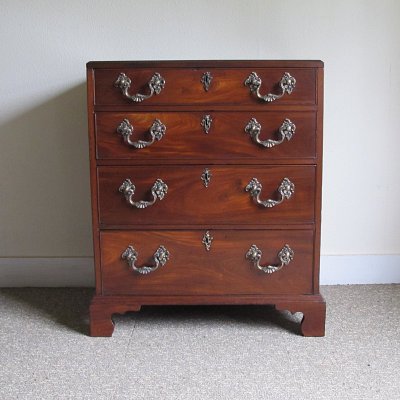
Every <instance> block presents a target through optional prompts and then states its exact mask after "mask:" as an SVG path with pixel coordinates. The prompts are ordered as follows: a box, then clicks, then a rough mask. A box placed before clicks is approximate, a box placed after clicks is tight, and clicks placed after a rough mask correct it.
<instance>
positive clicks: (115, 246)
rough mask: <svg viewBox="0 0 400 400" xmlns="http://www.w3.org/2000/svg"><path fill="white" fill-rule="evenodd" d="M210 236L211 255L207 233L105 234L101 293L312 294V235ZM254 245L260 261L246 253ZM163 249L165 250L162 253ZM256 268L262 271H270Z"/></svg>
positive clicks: (214, 233) (217, 233)
mask: <svg viewBox="0 0 400 400" xmlns="http://www.w3.org/2000/svg"><path fill="white" fill-rule="evenodd" d="M209 233H210V235H211V237H212V238H213V239H212V240H211V247H210V249H209V251H207V250H206V247H205V245H204V244H203V243H202V242H203V238H204V234H205V232H204V231H200V230H198V231H196V230H192V231H120V232H108V231H103V232H101V236H100V241H101V263H102V291H103V294H105V295H123V294H135V295H227V294H254V295H256V294H281V295H282V294H308V293H311V292H312V262H313V232H312V231H311V230H282V231H281V230H280V231H273V230H271V231H263V230H259V231H257V230H252V231H249V230H235V231H232V230H213V231H210V232H209ZM253 245H255V246H257V248H258V249H259V250H260V251H261V258H259V259H257V258H254V252H250V253H251V254H250V253H249V254H248V252H249V250H250V248H251V246H253ZM285 245H288V246H289V248H285ZM129 246H132V248H129ZM160 246H163V247H161V248H160V249H159V247H160ZM126 249H127V251H126V252H125V250H126ZM282 249H283V251H282V253H281V254H279V253H280V252H281V250H282ZM134 251H135V252H136V253H135V254H134ZM166 252H168V253H169V258H168V260H166V257H165V254H166ZM290 252H292V253H290ZM123 253H125V254H124V256H122V255H123ZM155 258H158V261H155ZM165 261H166V262H165ZM164 262H165V263H164ZM285 263H287V264H285ZM268 266H269V267H268ZM132 267H134V268H136V271H134V270H133V268H132ZM143 267H149V269H148V271H151V272H149V273H147V274H143V272H145V271H144V269H143ZM156 267H158V268H157V269H155V270H154V268H156ZM258 267H261V268H263V267H264V268H265V271H267V272H264V271H263V270H261V269H259V268H258ZM279 267H281V269H278V268H279ZM275 269H277V270H276V271H274V270H275ZM272 271H274V272H272ZM268 272H270V273H268Z"/></svg>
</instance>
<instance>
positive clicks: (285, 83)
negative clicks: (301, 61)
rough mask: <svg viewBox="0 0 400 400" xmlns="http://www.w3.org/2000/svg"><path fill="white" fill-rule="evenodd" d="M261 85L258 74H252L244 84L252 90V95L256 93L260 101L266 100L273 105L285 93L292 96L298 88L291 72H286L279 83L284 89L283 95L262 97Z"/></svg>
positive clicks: (270, 94) (272, 94) (271, 94)
mask: <svg viewBox="0 0 400 400" xmlns="http://www.w3.org/2000/svg"><path fill="white" fill-rule="evenodd" d="M261 83H262V81H261V78H260V77H259V76H258V75H257V73H256V72H252V73H251V74H250V75H249V76H248V77H247V79H246V80H245V81H244V84H245V85H246V86H247V87H248V88H249V89H250V92H251V93H255V94H256V95H257V97H258V98H259V99H261V100H264V101H265V102H267V103H271V102H272V101H275V100H277V99H280V98H281V97H282V96H283V95H284V94H285V93H287V94H292V92H293V90H294V88H295V87H296V79H295V78H294V77H293V76H292V75H290V74H289V72H285V73H284V75H283V76H282V78H281V80H280V81H279V85H280V87H281V89H282V93H281V94H274V93H268V94H266V95H265V96H263V95H261V93H260V87H261Z"/></svg>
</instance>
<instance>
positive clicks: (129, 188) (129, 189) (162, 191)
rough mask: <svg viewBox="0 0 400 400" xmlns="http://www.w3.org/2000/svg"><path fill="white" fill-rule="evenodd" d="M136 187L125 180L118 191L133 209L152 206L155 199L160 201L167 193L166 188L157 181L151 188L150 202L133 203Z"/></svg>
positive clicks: (159, 180)
mask: <svg viewBox="0 0 400 400" xmlns="http://www.w3.org/2000/svg"><path fill="white" fill-rule="evenodd" d="M135 190H136V187H135V185H134V184H133V183H132V182H131V180H130V179H125V180H124V182H123V183H122V185H121V186H120V188H119V191H120V192H121V193H123V194H124V196H125V199H126V201H127V202H128V203H129V204H130V205H131V206H133V207H136V208H147V207H149V206H152V205H153V204H154V203H155V202H156V200H157V199H159V200H162V199H163V198H164V196H165V195H166V194H167V192H168V186H167V185H166V184H165V183H164V182H163V181H162V180H161V179H157V180H156V181H155V182H154V184H153V186H152V188H151V194H152V196H153V198H152V200H150V201H146V200H140V201H133V196H134V195H135Z"/></svg>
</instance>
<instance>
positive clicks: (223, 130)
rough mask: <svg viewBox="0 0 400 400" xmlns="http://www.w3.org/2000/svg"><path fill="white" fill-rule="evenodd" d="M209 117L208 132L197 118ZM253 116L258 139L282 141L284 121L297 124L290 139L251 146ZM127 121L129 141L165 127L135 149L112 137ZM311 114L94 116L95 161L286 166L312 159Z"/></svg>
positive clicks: (148, 135)
mask: <svg viewBox="0 0 400 400" xmlns="http://www.w3.org/2000/svg"><path fill="white" fill-rule="evenodd" d="M206 114H208V115H211V117H212V124H211V129H210V131H209V133H208V134H206V133H205V131H204V129H203V127H202V126H201V121H202V118H203V117H204V116H205V115H206ZM252 118H256V119H257V121H258V122H259V123H260V124H261V126H262V130H261V135H260V139H261V140H267V139H273V140H278V139H281V136H280V134H279V128H280V126H281V124H282V123H283V121H284V120H285V119H286V118H289V119H290V120H291V121H292V122H293V123H294V124H295V125H296V133H295V134H294V135H293V138H292V139H291V140H290V141H286V140H285V141H284V142H283V143H282V144H280V145H277V146H275V147H272V148H266V147H263V146H261V145H260V144H257V143H255V142H254V141H253V140H252V139H251V137H250V135H249V134H248V133H246V132H245V127H246V125H247V124H248V123H249V121H250V120H251V119H252ZM124 119H128V120H129V121H130V123H131V124H132V126H133V128H134V134H133V135H132V139H131V140H133V141H137V140H147V141H148V140H150V134H149V128H150V127H151V125H152V123H153V121H154V120H156V119H159V120H160V121H161V122H162V123H163V124H164V125H165V126H166V128H167V130H166V134H165V136H164V137H163V139H161V140H160V141H159V142H155V143H154V144H152V145H151V146H149V147H146V148H144V149H135V148H134V147H133V146H130V145H128V144H127V143H125V142H124V140H123V138H122V136H121V135H119V134H117V131H116V130H117V127H118V125H119V124H120V123H121V122H122V121H123V120H124ZM315 126H316V114H315V113H314V112H294V111H292V112H271V111H270V112H268V111H264V112H260V111H257V112H256V111H253V112H221V111H218V112H214V111H207V110H205V111H202V112H136V113H106V112H100V113H97V114H96V139H97V157H98V158H99V159H102V158H103V159H104V158H105V159H115V158H117V159H120V160H121V159H123V160H124V159H132V158H133V159H136V160H140V162H142V163H143V162H145V163H147V162H148V161H149V160H151V159H155V160H157V161H158V162H161V161H164V160H170V161H174V160H182V159H183V160H184V162H185V163H193V159H195V160H199V159H201V160H203V161H205V160H213V159H221V160H227V159H230V160H240V162H246V161H247V160H254V161H259V160H261V161H262V160H264V159H269V160H276V159H281V160H284V161H285V162H287V161H288V160H290V159H292V158H306V159H307V158H308V159H310V158H312V159H314V158H315Z"/></svg>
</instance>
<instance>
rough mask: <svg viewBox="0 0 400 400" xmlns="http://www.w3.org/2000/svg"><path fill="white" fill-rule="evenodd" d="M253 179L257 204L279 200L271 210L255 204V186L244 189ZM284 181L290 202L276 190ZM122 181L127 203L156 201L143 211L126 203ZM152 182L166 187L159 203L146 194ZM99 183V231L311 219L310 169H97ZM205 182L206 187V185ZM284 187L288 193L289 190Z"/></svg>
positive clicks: (312, 175)
mask: <svg viewBox="0 0 400 400" xmlns="http://www.w3.org/2000/svg"><path fill="white" fill-rule="evenodd" d="M206 168H207V169H208V173H207V174H206V171H205V169H206ZM207 175H208V178H209V179H207ZM210 176H211V178H210ZM202 178H203V180H202ZM253 178H256V179H257V180H258V182H259V183H260V184H261V185H262V190H261V193H260V194H259V200H260V201H266V200H267V199H271V200H282V199H283V201H282V202H281V203H280V204H277V205H275V206H273V207H271V208H269V207H264V206H263V205H260V204H256V201H255V198H256V197H257V196H255V193H254V189H255V185H250V186H251V187H250V186H249V187H248V190H249V191H246V190H245V188H246V187H247V186H248V185H249V183H250V182H252V183H255V182H254V181H253ZM284 178H288V179H289V180H290V182H291V183H293V184H294V194H292V195H291V196H290V193H288V192H286V194H288V196H289V198H285V197H283V196H282V194H281V193H280V192H279V190H278V188H279V187H280V185H281V183H282V181H283V180H284ZM126 179H129V180H130V181H131V183H132V184H133V185H135V191H134V194H133V195H132V196H131V197H130V201H131V202H139V201H151V200H155V203H154V204H153V205H150V206H148V207H147V208H137V206H138V204H137V205H136V206H135V205H131V204H129V202H128V200H129V194H128V193H124V189H125V191H127V188H129V187H131V185H125V186H124V187H122V184H123V182H124V181H125V180H126ZM157 179H161V180H162V181H163V182H164V183H165V184H166V185H167V187H168V191H167V193H166V194H165V196H164V198H162V199H159V198H158V197H157V196H153V194H152V193H151V189H152V186H153V185H154V184H155V182H156V180H157ZM98 180H99V214H100V224H101V226H102V227H107V225H135V224H141V225H142V224H144V225H170V224H178V225H180V224H183V225H186V224H187V225H191V224H195V225H205V226H207V225H210V224H228V225H237V224H281V223H282V224H287V223H292V224H296V223H312V222H313V220H314V190H315V167H314V166H280V167H276V166H269V167H265V166H262V167H260V166H231V167H225V166H224V167H223V166H213V165H210V166H206V165H200V166H199V165H196V166H137V167H99V168H98ZM207 181H208V187H206V186H205V184H206V183H207ZM286 186H288V185H286ZM286 189H288V191H290V190H292V189H293V187H287V188H286ZM252 192H253V195H252V194H251V193H252ZM283 193H285V192H283ZM125 194H126V196H127V197H125ZM127 198H128V199H127Z"/></svg>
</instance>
